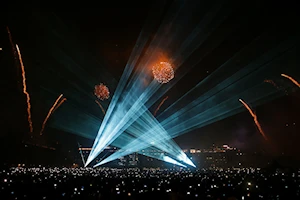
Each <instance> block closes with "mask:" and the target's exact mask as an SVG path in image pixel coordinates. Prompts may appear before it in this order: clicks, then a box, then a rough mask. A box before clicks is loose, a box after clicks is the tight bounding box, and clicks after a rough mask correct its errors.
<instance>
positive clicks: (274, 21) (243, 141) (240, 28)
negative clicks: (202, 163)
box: [0, 0, 300, 158]
mask: <svg viewBox="0 0 300 200" xmlns="http://www.w3.org/2000/svg"><path fill="white" fill-rule="evenodd" d="M120 2H122V3H120ZM217 2H218V1H209V2H205V1H195V2H194V3H195V7H194V8H193V9H194V11H195V9H199V12H195V13H197V15H195V16H192V17H190V18H188V19H187V20H186V21H181V23H178V24H175V26H177V28H178V30H179V29H184V28H185V26H187V27H189V28H194V27H196V25H197V23H198V22H199V21H200V20H201V19H202V18H203V16H204V14H205V13H206V12H207V11H208V10H210V8H211V7H212V6H213V5H214V4H217ZM172 3H173V1H171V0H169V1H165V2H164V3H163V1H158V2H155V1H138V2H137V1H110V3H109V4H108V3H106V5H101V4H100V3H99V5H91V4H85V2H80V3H78V5H73V3H72V5H60V6H59V7H56V8H55V9H52V7H54V5H53V6H52V7H51V6H50V5H49V7H47V6H46V5H22V3H19V4H18V3H16V2H15V3H11V4H8V3H7V5H5V6H3V9H2V10H3V11H2V12H1V15H2V16H1V19H2V20H1V24H0V25H1V27H0V47H1V48H2V49H3V50H2V51H0V67H1V71H2V72H1V89H2V98H1V107H2V108H1V122H0V123H1V131H0V136H1V137H2V138H3V139H7V138H26V137H27V136H26V135H28V134H30V133H28V132H29V131H28V123H27V114H26V100H25V96H24V94H23V93H22V82H21V71H20V67H19V65H18V64H17V63H16V61H15V60H14V55H13V52H12V49H11V46H10V43H9V38H8V34H7V30H6V27H7V26H8V27H9V29H10V31H11V34H12V38H13V42H14V43H17V44H18V45H19V47H20V49H21V53H22V56H23V62H24V65H25V70H26V76H27V86H28V91H29V93H30V95H31V104H32V116H33V118H32V119H33V126H34V129H35V131H34V133H33V136H34V137H36V138H37V139H36V140H35V141H38V142H41V143H47V144H52V143H55V142H59V143H62V144H64V145H65V146H68V147H69V146H70V147H74V146H75V147H76V145H77V142H80V143H82V144H83V145H85V146H91V145H92V144H93V140H90V139H84V138H83V137H80V136H76V135H74V134H71V133H69V132H67V131H63V130H58V129H56V128H53V127H51V123H52V122H53V121H55V120H57V119H58V118H56V117H57V116H59V113H57V114H56V115H53V117H52V118H50V119H49V126H46V130H45V134H44V135H43V136H42V137H39V136H38V134H39V130H40V127H41V125H42V122H43V120H44V117H45V116H46V114H47V112H48V109H49V108H50V107H51V105H52V104H53V102H54V101H55V99H56V98H57V96H58V95H59V94H61V93H63V94H65V96H66V97H67V98H68V101H67V103H70V105H72V106H73V107H76V109H77V110H78V111H80V112H82V113H85V114H87V115H92V116H95V117H97V118H99V119H103V115H102V113H101V112H100V111H99V108H98V107H97V105H96V104H94V102H93V100H92V99H90V98H88V96H89V95H93V86H94V85H95V84H98V83H100V82H103V83H105V84H106V85H108V87H109V88H110V90H111V93H112V94H113V92H114V90H115V89H116V86H117V84H118V81H119V79H120V77H121V75H122V72H123V70H124V68H125V65H126V63H127V61H128V59H129V56H130V54H131V52H132V49H133V47H134V46H135V43H136V40H137V38H138V36H139V34H140V32H141V30H142V28H143V27H144V25H145V23H146V22H148V21H147V20H146V19H148V18H147V17H149V16H155V18H151V20H153V21H151V20H150V21H151V23H153V24H155V26H154V28H153V30H152V32H151V33H150V35H151V38H152V39H153V38H154V37H155V33H156V31H157V30H158V27H159V25H160V24H161V23H162V22H163V20H164V19H165V16H166V15H167V13H169V12H170V11H171V9H173V8H172ZM100 5H101V6H100ZM226 6H227V7H228V8H230V9H231V12H230V13H229V15H228V17H227V18H226V19H225V20H224V21H223V22H222V23H221V24H220V25H219V26H218V27H217V28H216V29H215V30H214V31H213V32H212V33H210V34H209V37H207V39H206V40H205V41H204V43H203V44H202V45H200V47H199V48H197V49H196V50H195V51H194V52H193V54H191V56H190V57H188V59H186V60H185V62H184V64H183V65H182V68H181V69H178V70H177V71H176V73H182V72H183V71H184V72H186V75H185V76H184V77H183V78H182V79H181V80H179V81H178V82H177V83H176V84H175V86H174V87H173V88H171V89H170V90H169V91H168V92H167V93H166V94H165V96H169V98H168V100H167V101H166V102H165V104H164V105H163V106H162V107H161V111H163V110H165V109H166V108H167V107H168V106H170V105H171V104H172V103H174V102H175V101H176V99H178V98H180V97H181V96H183V95H184V94H185V93H186V92H188V91H189V90H190V89H191V88H193V87H194V86H195V85H196V84H197V83H198V82H200V81H202V80H203V79H204V78H205V77H207V76H208V75H210V74H212V73H213V72H214V71H215V70H216V69H217V68H218V67H220V66H221V65H222V64H223V63H225V62H226V61H227V60H228V59H230V58H231V57H232V56H233V55H235V54H236V53H237V52H239V51H240V50H242V49H243V48H245V47H246V46H247V45H249V44H250V43H251V42H253V40H255V39H256V38H259V37H260V42H259V44H258V45H257V46H254V47H253V49H252V50H253V51H256V49H257V51H261V52H267V51H268V50H269V49H271V47H273V46H276V45H278V44H279V43H281V42H283V41H285V40H288V39H290V38H292V37H296V36H299V35H300V28H299V27H300V26H299V19H300V18H299V13H298V10H297V6H296V5H293V4H289V3H287V2H281V4H276V3H274V2H272V1H268V2H267V1H251V2H248V3H245V2H241V1H228V2H227V3H225V7H226ZM50 7H51V8H50ZM158 7H159V9H158ZM157 10H161V13H159V12H158V11H157ZM156 12H157V15H156ZM180 14H181V15H187V16H188V15H189V13H188V12H187V11H185V12H181V13H180ZM187 31H188V30H187ZM174 34H176V33H174ZM183 35H184V34H182V35H180V36H178V38H179V39H180V38H181V39H182V38H183ZM264 38H265V39H264ZM270 38H271V39H270ZM298 39H299V38H298ZM218 41H219V43H218V45H217V46H216V47H215V48H211V45H212V44H213V43H215V42H218ZM264 41H265V43H264ZM298 41H299V40H298ZM195 42H196V41H195ZM180 44H181V43H180V41H178V43H176V42H175V43H172V44H171V45H170V47H169V48H173V49H176V48H178V47H179V46H180ZM299 47H300V44H299V42H298V43H297V42H296V41H295V48H296V50H295V51H297V50H299ZM143 53H145V52H143ZM296 53H297V52H296ZM298 53H300V52H299V51H298ZM199 55H205V56H203V59H202V60H201V61H200V62H198V63H197V64H196V65H195V66H193V67H191V65H190V63H193V62H195V60H196V59H197V58H198V57H199ZM293 55H295V52H294V54H293ZM298 55H300V54H298ZM249 57H251V55H249ZM240 62H247V61H246V59H244V60H243V58H240ZM248 62H251V60H249V61H248ZM298 62H299V56H294V57H293V56H291V57H290V59H287V60H284V62H281V63H283V64H282V65H281V66H280V68H282V73H287V74H288V73H289V72H293V74H290V75H291V76H292V77H293V78H295V79H296V80H298V82H300V67H299V68H298V69H296V68H295V67H294V68H292V67H290V66H293V65H294V63H298ZM289 67H290V68H291V69H292V70H289V69H290V68H289ZM233 72H235V71H234V70H232V71H231V72H228V74H226V76H230V75H231V74H230V73H233ZM220 78H222V77H220ZM265 79H272V80H274V82H276V84H278V85H279V86H280V87H283V88H284V87H287V88H289V89H287V91H285V90H283V91H281V93H282V95H280V97H278V98H276V99H274V100H271V101H268V102H265V103H262V104H261V105H259V106H257V107H254V109H255V111H256V114H257V116H258V119H259V121H260V122H261V125H262V127H263V129H264V130H265V132H266V134H267V135H268V137H269V138H270V140H269V142H266V141H264V140H263V138H262V136H261V135H260V133H259V132H258V130H257V128H256V127H255V124H254V122H253V118H252V117H251V116H250V114H249V113H248V112H247V111H246V109H245V111H244V112H242V113H239V114H236V115H233V116H231V117H228V118H227V119H224V120H221V121H218V122H215V123H212V124H210V125H207V126H205V127H202V128H199V129H196V130H193V131H191V132H189V133H186V134H184V135H182V136H179V137H177V138H176V139H175V141H176V142H177V143H178V144H179V146H180V147H182V148H206V147H209V146H211V145H212V144H216V145H222V144H229V145H233V146H235V147H238V148H241V149H244V150H249V151H268V152H271V153H272V154H275V155H279V154H282V153H285V154H287V155H291V156H293V157H297V158H299V153H300V150H299V148H297V146H298V143H299V139H300V132H299V130H300V129H299V126H300V117H299V111H300V106H299V99H300V92H299V91H300V90H299V89H297V87H296V86H293V84H292V83H290V82H289V81H288V80H286V79H284V78H282V77H280V74H278V77H274V76H273V75H272V76H270V77H268V76H267V75H266V77H265ZM211 84H212V85H208V86H207V87H208V88H209V87H211V88H212V87H214V86H215V85H216V84H217V83H214V82H213V81H211ZM266 84H268V83H266ZM270 87H273V86H272V85H270ZM83 91H84V92H83ZM202 93H203V92H201V91H199V92H198V94H194V95H191V97H189V98H190V99H189V101H192V99H194V98H196V97H198V96H197V95H201V94H202ZM72 95H74V96H72ZM161 99H162V98H161ZM158 104H159V101H157V102H156V103H155V104H154V105H153V107H151V108H150V111H153V110H154V109H155V108H156V107H157V105H158ZM108 105H109V101H106V102H103V106H104V107H105V108H107V107H108ZM70 115H72V114H70ZM65 117H68V115H65ZM70 117H71V116H70ZM73 117H74V116H73ZM70 119H71V118H70ZM95 134H96V133H95Z"/></svg>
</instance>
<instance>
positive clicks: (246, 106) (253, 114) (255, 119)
mask: <svg viewBox="0 0 300 200" xmlns="http://www.w3.org/2000/svg"><path fill="white" fill-rule="evenodd" d="M239 101H240V102H241V103H242V104H243V105H244V106H245V108H246V109H247V110H248V111H249V113H250V114H251V116H252V117H253V120H254V122H255V124H256V126H257V128H258V130H259V132H260V133H261V134H262V136H263V137H264V138H265V140H268V138H267V136H266V134H265V133H264V131H263V130H262V127H261V126H260V124H259V122H258V120H257V115H256V114H255V113H254V112H253V111H252V110H251V108H250V107H249V106H248V104H246V103H245V102H244V101H243V100H242V99H239Z"/></svg>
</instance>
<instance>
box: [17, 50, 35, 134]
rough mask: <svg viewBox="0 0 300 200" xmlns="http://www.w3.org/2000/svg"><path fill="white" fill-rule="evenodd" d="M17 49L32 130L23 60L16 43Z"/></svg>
mask: <svg viewBox="0 0 300 200" xmlns="http://www.w3.org/2000/svg"><path fill="white" fill-rule="evenodd" d="M16 48H17V51H18V56H19V61H20V64H21V69H22V79H23V93H24V94H25V95H26V100H27V114H28V123H29V129H30V132H31V133H32V132H33V127H32V120H31V111H30V109H31V105H30V96H29V93H28V92H27V87H26V76H25V68H24V65H23V60H22V56H21V53H20V50H19V47H18V45H16Z"/></svg>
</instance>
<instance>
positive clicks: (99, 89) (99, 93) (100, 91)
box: [94, 83, 109, 101]
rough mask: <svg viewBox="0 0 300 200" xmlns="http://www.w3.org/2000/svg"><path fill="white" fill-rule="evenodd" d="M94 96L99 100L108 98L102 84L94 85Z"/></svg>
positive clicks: (106, 88)
mask: <svg viewBox="0 0 300 200" xmlns="http://www.w3.org/2000/svg"><path fill="white" fill-rule="evenodd" d="M94 94H95V95H96V96H97V97H98V98H99V99H100V100H101V101H103V100H105V99H108V98H109V89H108V87H107V86H106V85H104V84H103V83H100V84H99V85H95V90H94Z"/></svg>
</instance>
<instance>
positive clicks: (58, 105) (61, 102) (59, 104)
mask: <svg viewBox="0 0 300 200" xmlns="http://www.w3.org/2000/svg"><path fill="white" fill-rule="evenodd" d="M66 100H67V98H63V99H62V100H61V101H60V102H59V103H58V104H57V106H56V107H55V108H54V110H53V111H52V113H54V112H55V111H56V110H57V108H59V107H60V106H61V104H63V102H65V101H66Z"/></svg>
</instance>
